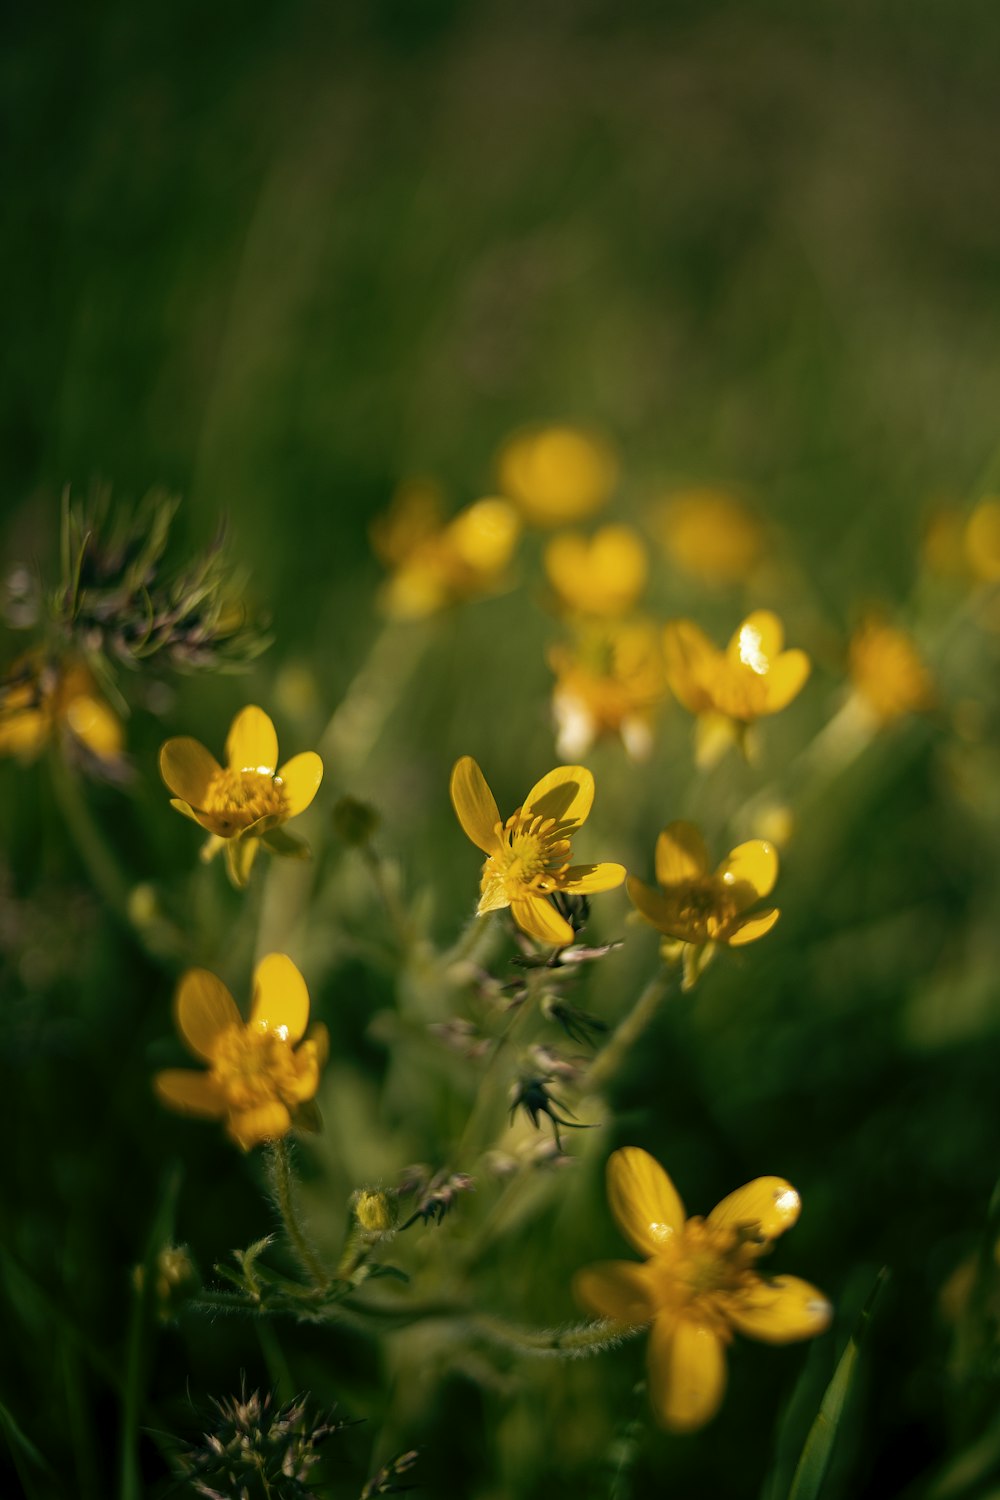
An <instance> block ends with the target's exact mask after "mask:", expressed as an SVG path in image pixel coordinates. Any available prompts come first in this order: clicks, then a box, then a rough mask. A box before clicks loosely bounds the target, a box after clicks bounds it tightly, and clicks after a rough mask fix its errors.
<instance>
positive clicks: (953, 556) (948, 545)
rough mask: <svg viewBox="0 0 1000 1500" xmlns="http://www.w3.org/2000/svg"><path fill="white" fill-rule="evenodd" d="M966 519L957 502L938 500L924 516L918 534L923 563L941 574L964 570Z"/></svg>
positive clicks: (947, 575)
mask: <svg viewBox="0 0 1000 1500" xmlns="http://www.w3.org/2000/svg"><path fill="white" fill-rule="evenodd" d="M965 526H966V520H965V516H964V515H963V513H962V510H961V508H960V507H959V506H957V505H952V504H948V503H947V502H945V503H940V504H938V505H936V506H935V507H934V509H933V510H932V511H931V512H930V514H929V515H928V516H927V518H926V520H925V521H924V526H923V536H922V538H921V556H922V558H923V562H924V566H925V567H927V568H928V569H929V570H930V571H931V572H932V573H937V574H940V575H941V576H942V577H945V578H961V577H962V576H963V574H965V572H966V571H967V568H968V563H967V560H966V556H965Z"/></svg>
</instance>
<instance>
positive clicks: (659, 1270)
mask: <svg viewBox="0 0 1000 1500" xmlns="http://www.w3.org/2000/svg"><path fill="white" fill-rule="evenodd" d="M756 1231H757V1226H756V1225H752V1224H751V1225H725V1226H714V1225H709V1224H707V1223H706V1222H705V1220H704V1219H699V1218H694V1219H688V1221H687V1223H686V1224H685V1225H684V1228H683V1230H682V1231H681V1233H680V1234H679V1235H677V1236H674V1237H672V1238H671V1239H670V1240H669V1241H667V1243H666V1244H665V1245H664V1249H663V1252H662V1254H660V1255H657V1256H656V1257H654V1259H653V1260H652V1261H650V1262H648V1265H649V1267H650V1270H651V1271H652V1273H653V1278H654V1284H655V1287H656V1295H657V1299H658V1301H659V1302H660V1305H661V1306H663V1307H667V1308H669V1309H671V1310H672V1311H673V1312H675V1313H678V1314H681V1315H683V1316H686V1317H689V1318H691V1319H693V1320H696V1321H698V1322H699V1323H703V1324H704V1325H705V1326H706V1327H710V1328H713V1329H714V1330H715V1332H717V1333H718V1334H720V1336H723V1337H728V1336H729V1322H730V1319H729V1316H728V1311H729V1308H730V1307H731V1306H732V1303H733V1300H734V1299H735V1300H736V1301H739V1300H741V1299H742V1298H743V1297H745V1296H746V1295H748V1293H750V1292H751V1291H752V1289H753V1287H754V1286H755V1285H756V1284H757V1283H758V1281H759V1277H758V1275H757V1273H756V1271H755V1270H754V1269H753V1268H754V1265H755V1263H756V1260H757V1257H758V1255H759V1254H760V1250H761V1244H760V1239H759V1236H758V1234H757V1232H756Z"/></svg>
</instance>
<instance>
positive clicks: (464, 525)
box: [445, 498, 521, 575]
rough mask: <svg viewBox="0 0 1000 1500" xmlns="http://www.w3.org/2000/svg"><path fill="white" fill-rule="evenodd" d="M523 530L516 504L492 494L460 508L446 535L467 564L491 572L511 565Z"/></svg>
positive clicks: (479, 571) (447, 528)
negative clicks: (494, 496)
mask: <svg viewBox="0 0 1000 1500" xmlns="http://www.w3.org/2000/svg"><path fill="white" fill-rule="evenodd" d="M520 531H521V518H520V516H519V515H518V513H517V511H516V510H515V509H514V507H513V506H512V505H509V504H508V503H507V501H506V500H497V499H493V498H489V499H486V500H476V501H475V502H474V503H473V504H472V505H467V506H466V508H465V509H464V510H460V511H459V513H458V515H457V516H456V517H455V518H454V520H453V521H450V522H449V523H448V525H447V527H446V528H445V538H446V540H447V542H448V544H449V545H450V546H451V547H453V548H454V549H455V552H456V553H457V555H458V556H459V557H460V558H461V560H462V562H463V563H464V564H465V565H466V567H468V568H471V569H473V571H474V572H476V573H483V574H486V575H489V574H491V573H499V572H500V571H501V569H503V568H505V567H506V566H507V564H508V562H509V561H510V557H511V553H512V552H513V550H514V546H515V544H516V542H517V538H518V536H519V535H520Z"/></svg>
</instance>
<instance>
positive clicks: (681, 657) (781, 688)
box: [663, 609, 810, 765]
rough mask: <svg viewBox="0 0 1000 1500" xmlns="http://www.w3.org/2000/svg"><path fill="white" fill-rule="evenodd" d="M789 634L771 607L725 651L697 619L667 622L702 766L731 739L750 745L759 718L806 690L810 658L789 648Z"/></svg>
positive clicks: (667, 643)
mask: <svg viewBox="0 0 1000 1500" xmlns="http://www.w3.org/2000/svg"><path fill="white" fill-rule="evenodd" d="M784 639H785V631H784V626H783V625H782V623H781V621H780V620H779V619H778V617H777V615H775V614H772V612H771V611H770V610H768V609H757V610H754V612H753V613H752V614H750V615H748V616H747V617H746V619H745V620H743V621H742V623H741V624H740V625H739V626H738V627H737V629H736V631H735V633H734V634H733V637H732V639H731V640H730V642H729V644H728V646H727V647H726V649H725V650H724V651H720V650H719V648H718V647H717V646H716V645H714V644H713V642H712V641H710V640H709V638H708V636H707V635H705V633H704V631H703V630H701V629H700V628H699V627H698V626H697V625H696V624H695V623H694V621H693V620H671V621H670V623H669V624H668V625H667V626H666V628H665V630H664V637H663V648H664V655H665V658H666V667H667V680H668V682H669V683H670V687H671V690H672V691H673V694H674V696H675V697H676V698H677V700H678V701H679V702H680V703H681V704H683V706H684V707H685V708H686V709H687V710H688V711H689V712H690V713H693V714H694V715H695V716H696V717H697V720H698V725H697V759H698V763H699V765H709V764H711V763H712V762H713V761H714V760H716V759H718V757H719V755H720V754H721V753H722V751H723V750H724V749H725V748H726V745H727V744H728V743H732V742H734V741H735V742H737V743H740V744H743V745H744V746H745V738H746V731H747V729H748V727H749V726H750V725H751V724H753V723H754V721H755V720H756V719H759V718H762V717H763V716H764V715H765V714H775V713H778V712H779V711H780V710H781V709H783V708H785V707H786V706H787V705H788V704H789V703H791V701H792V699H793V698H794V697H796V695H797V694H798V693H799V692H800V691H801V689H802V687H803V686H804V684H805V681H806V678H807V677H808V676H809V671H810V661H809V658H808V656H807V655H806V653H805V652H804V651H799V650H792V651H785V650H783V649H782V647H783V644H784Z"/></svg>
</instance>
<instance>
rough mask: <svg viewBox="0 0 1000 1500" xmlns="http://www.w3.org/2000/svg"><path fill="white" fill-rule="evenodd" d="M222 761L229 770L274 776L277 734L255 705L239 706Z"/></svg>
mask: <svg viewBox="0 0 1000 1500" xmlns="http://www.w3.org/2000/svg"><path fill="white" fill-rule="evenodd" d="M226 760H227V762H228V765H229V769H230V770H231V771H260V772H261V774H262V775H265V776H273V775H274V773H275V771H276V769H277V766H278V736H277V734H276V733H275V729H274V725H273V724H272V723H271V720H270V719H269V718H268V716H267V714H266V713H265V712H264V710H263V709H262V708H258V707H257V706H256V704H254V703H251V704H249V705H248V706H247V707H246V708H242V709H240V712H239V713H238V714H237V715H236V717H235V719H234V720H233V722H232V724H231V725H230V728H229V733H228V734H227V736H226ZM188 800H189V801H190V798H189V799H188Z"/></svg>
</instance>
